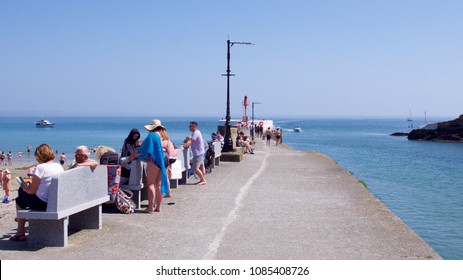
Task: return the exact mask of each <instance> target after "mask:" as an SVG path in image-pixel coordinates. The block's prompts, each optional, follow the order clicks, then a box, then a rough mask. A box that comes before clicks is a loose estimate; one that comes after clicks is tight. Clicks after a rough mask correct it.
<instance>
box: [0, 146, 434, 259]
mask: <svg viewBox="0 0 463 280" xmlns="http://www.w3.org/2000/svg"><path fill="white" fill-rule="evenodd" d="M273 144H274V142H273ZM193 181H195V180H194V179H193ZM172 196H173V197H172V198H169V199H164V200H163V206H162V213H155V214H145V213H142V212H136V213H134V214H130V215H124V214H119V213H106V214H104V216H103V229H101V230H85V231H80V232H77V233H74V234H72V235H71V236H70V237H69V246H68V247H66V248H49V247H46V248H37V247H29V246H27V244H26V243H18V242H12V241H8V237H9V235H10V234H13V233H14V229H15V228H16V223H15V222H14V221H13V219H14V206H13V205H8V207H6V206H4V205H2V208H1V213H0V214H1V216H0V217H1V219H0V221H1V225H0V230H1V233H2V234H3V238H2V239H1V240H0V249H1V251H0V259H2V260H8V259H172V260H176V259H187V260H200V259H238V260H248V259H303V260H306V259H307V260H312V259H316V260H327V259H328V260H348V259H349V260H350V259H355V260H364V259H367V260H370V259H380V260H383V259H395V260H403V259H440V256H439V255H438V254H437V253H436V252H435V251H434V250H433V249H432V248H431V247H430V246H428V245H427V244H426V243H425V242H424V241H423V240H422V239H421V238H419V237H418V236H417V235H416V234H415V233H414V232H413V231H412V230H411V229H410V228H409V227H408V226H407V225H405V224H404V223H403V222H402V221H401V220H400V219H399V218H398V217H397V216H395V215H394V214H393V213H392V212H390V211H389V210H388V209H387V208H386V207H385V206H384V205H383V204H382V203H381V202H380V201H379V200H378V199H377V198H376V197H375V196H373V195H372V194H371V193H370V192H369V191H368V190H367V189H365V188H364V187H363V186H362V185H361V184H360V183H359V182H358V181H357V180H356V179H355V178H354V177H353V176H352V175H351V174H350V173H349V172H347V171H346V170H345V169H343V168H341V167H340V166H339V165H337V164H336V163H335V162H334V161H333V160H331V159H330V158H328V157H326V156H324V155H321V154H318V153H314V152H301V151H294V150H292V149H290V148H287V147H285V146H281V145H280V146H277V147H275V146H265V143H264V142H263V141H260V140H258V142H257V144H256V150H255V154H254V155H249V154H245V155H244V157H243V161H241V162H240V163H234V162H221V163H220V166H217V167H216V168H215V169H214V170H213V172H212V173H210V174H208V175H207V185H205V186H198V185H193V184H192V185H180V186H179V188H178V189H175V190H172ZM145 203H146V202H145ZM120 252H124V254H121V253H120Z"/></svg>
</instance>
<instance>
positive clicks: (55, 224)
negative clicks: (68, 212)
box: [28, 217, 69, 247]
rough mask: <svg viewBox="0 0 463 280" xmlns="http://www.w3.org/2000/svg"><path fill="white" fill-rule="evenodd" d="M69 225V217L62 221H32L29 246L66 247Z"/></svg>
mask: <svg viewBox="0 0 463 280" xmlns="http://www.w3.org/2000/svg"><path fill="white" fill-rule="evenodd" d="M68 223H69V218H68V217H66V218H63V219H61V220H30V221H29V236H28V245H31V246H56V247H66V246H67V245H68Z"/></svg>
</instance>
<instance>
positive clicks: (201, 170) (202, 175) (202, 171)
mask: <svg viewBox="0 0 463 280" xmlns="http://www.w3.org/2000/svg"><path fill="white" fill-rule="evenodd" d="M195 171H196V174H198V177H199V183H198V184H199V185H205V184H206V168H205V167H204V164H201V166H200V167H199V168H195Z"/></svg>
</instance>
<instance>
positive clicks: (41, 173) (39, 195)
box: [10, 144, 64, 241]
mask: <svg viewBox="0 0 463 280" xmlns="http://www.w3.org/2000/svg"><path fill="white" fill-rule="evenodd" d="M35 158H36V159H37V162H38V163H39V164H38V165H37V166H36V167H35V171H34V176H33V177H32V182H30V183H29V182H28V183H23V184H21V186H20V188H19V190H18V197H17V198H16V210H23V209H31V210H43V211H45V210H47V203H48V189H49V187H50V185H51V177H52V176H53V175H55V174H57V173H60V172H63V171H64V169H63V167H62V166H61V165H60V164H59V163H56V162H53V160H54V159H55V153H54V152H53V150H52V149H51V148H50V146H48V145H47V144H42V145H40V146H39V147H37V149H36V150H35ZM17 222H18V230H17V232H16V235H14V236H12V237H11V238H10V240H12V241H26V229H25V227H26V219H17Z"/></svg>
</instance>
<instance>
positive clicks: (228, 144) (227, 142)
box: [222, 40, 253, 152]
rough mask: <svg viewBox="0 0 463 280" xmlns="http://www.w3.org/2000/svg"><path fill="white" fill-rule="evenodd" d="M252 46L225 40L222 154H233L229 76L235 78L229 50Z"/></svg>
mask: <svg viewBox="0 0 463 280" xmlns="http://www.w3.org/2000/svg"><path fill="white" fill-rule="evenodd" d="M235 44H239V45H253V43H250V42H230V40H227V74H222V76H227V114H226V116H225V136H224V144H223V148H222V152H233V139H232V137H231V123H230V119H231V116H230V76H235V75H234V74H231V73H230V72H231V71H230V48H231V47H232V46H233V45H235Z"/></svg>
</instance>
